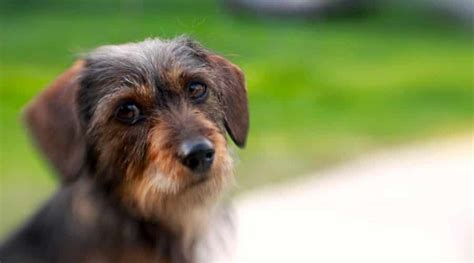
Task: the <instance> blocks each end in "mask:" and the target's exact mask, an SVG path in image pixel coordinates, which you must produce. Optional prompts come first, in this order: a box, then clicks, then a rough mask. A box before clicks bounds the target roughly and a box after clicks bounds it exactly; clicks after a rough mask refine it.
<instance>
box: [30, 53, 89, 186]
mask: <svg viewBox="0 0 474 263" xmlns="http://www.w3.org/2000/svg"><path fill="white" fill-rule="evenodd" d="M83 67H84V61H82V60H79V61H77V62H76V63H75V64H74V65H73V66H72V67H71V68H69V69H68V70H67V71H66V72H64V73H62V74H61V75H60V76H59V77H58V78H57V79H56V80H55V81H54V82H53V83H52V84H51V85H50V86H48V87H47V88H46V89H45V90H43V91H42V92H41V93H40V94H39V95H38V96H37V97H36V98H35V99H34V100H33V101H32V102H30V103H29V104H28V105H27V106H26V108H25V110H24V112H23V120H24V122H25V124H26V127H27V129H28V131H29V134H30V136H31V137H32V138H33V140H34V142H35V143H36V146H37V147H38V148H39V149H40V151H41V152H42V153H43V154H44V155H45V156H46V158H47V159H48V161H49V162H50V163H51V165H52V166H53V168H54V169H55V170H56V172H57V173H58V174H59V177H60V179H61V181H63V182H68V181H71V180H74V179H75V178H76V177H77V176H78V174H79V171H80V169H81V167H82V165H83V160H84V157H85V155H84V154H85V143H84V141H83V136H82V134H81V132H80V126H79V121H78V116H77V113H76V109H75V107H76V93H77V91H78V89H79V83H78V76H79V74H80V72H81V70H82V68H83Z"/></svg>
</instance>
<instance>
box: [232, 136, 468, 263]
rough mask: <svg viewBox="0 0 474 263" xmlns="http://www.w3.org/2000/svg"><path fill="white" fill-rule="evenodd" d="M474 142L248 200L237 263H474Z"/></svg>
mask: <svg viewBox="0 0 474 263" xmlns="http://www.w3.org/2000/svg"><path fill="white" fill-rule="evenodd" d="M473 141H474V134H470V135H469V136H463V137H460V138H451V139H446V140H442V141H441V140H436V141H431V142H428V143H423V144H417V145H410V146H406V147H402V148H398V149H391V150H387V151H380V152H376V153H373V154H370V155H367V156H364V157H362V158H360V159H358V160H354V161H351V162H349V163H346V164H344V165H342V166H339V167H335V168H332V169H328V170H324V171H318V172H315V173H314V174H311V175H309V176H306V177H302V178H303V179H298V180H296V181H293V182H290V183H287V184H284V185H279V186H271V187H268V188H266V189H261V190H258V191H256V192H251V193H248V194H245V195H243V196H240V198H238V200H236V207H237V215H238V230H237V234H238V239H237V245H236V254H235V255H234V262H259V263H265V262H272V263H274V262H275V263H276V262H288V263H298V262H364V263H366V262H377V263H379V262H473V227H472V225H473V221H472V219H473V215H472V212H473V208H472V205H473V197H474V196H473V175H474V162H473V156H474V155H473Z"/></svg>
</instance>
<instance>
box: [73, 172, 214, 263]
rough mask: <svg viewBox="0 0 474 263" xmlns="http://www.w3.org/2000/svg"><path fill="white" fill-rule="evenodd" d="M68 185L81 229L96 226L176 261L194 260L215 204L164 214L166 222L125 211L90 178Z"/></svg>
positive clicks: (74, 212) (116, 236) (89, 228)
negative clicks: (148, 247)
mask: <svg viewBox="0 0 474 263" xmlns="http://www.w3.org/2000/svg"><path fill="white" fill-rule="evenodd" d="M68 187H69V188H70V191H71V213H73V218H75V221H76V222H77V223H78V224H79V225H80V227H81V228H82V229H84V230H85V232H89V231H94V229H98V228H100V232H101V233H104V234H105V235H107V232H108V231H110V232H113V233H111V236H114V238H117V239H122V240H121V241H120V243H124V244H127V243H135V242H138V243H143V244H145V245H147V246H150V248H151V249H152V250H154V251H158V252H159V253H160V254H161V255H160V257H164V258H174V259H178V260H177V262H194V253H195V252H194V251H195V249H196V246H198V245H199V243H200V242H201V241H200V239H201V238H203V237H204V236H205V235H206V232H207V231H208V223H209V222H210V221H211V217H212V215H214V214H215V210H216V209H215V207H199V208H197V209H195V210H187V211H184V212H183V211H177V213H176V214H168V215H165V216H166V217H167V218H166V222H162V221H161V220H160V218H156V219H155V220H147V219H143V218H140V217H137V216H136V215H133V214H132V213H129V212H128V211H127V209H126V208H125V207H123V206H121V205H120V202H119V201H118V199H116V198H115V197H114V196H113V195H112V194H110V193H107V192H106V191H104V189H103V188H102V187H101V186H98V185H97V183H96V182H94V181H93V179H92V178H89V177H82V178H80V179H78V181H76V182H75V183H74V184H73V185H71V186H68ZM173 216H174V218H173ZM169 222H173V223H172V224H170V223H169Z"/></svg>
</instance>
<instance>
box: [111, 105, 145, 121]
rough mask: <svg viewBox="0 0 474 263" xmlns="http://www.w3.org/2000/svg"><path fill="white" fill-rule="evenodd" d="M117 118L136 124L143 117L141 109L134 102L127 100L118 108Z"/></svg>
mask: <svg viewBox="0 0 474 263" xmlns="http://www.w3.org/2000/svg"><path fill="white" fill-rule="evenodd" d="M115 118H116V119H117V120H119V121H121V122H124V123H127V124H135V123H136V122H137V121H139V120H140V119H141V115H140V110H139V109H138V107H137V105H135V104H134V103H133V102H127V103H124V104H122V105H120V106H119V107H118V108H117V110H116V111H115Z"/></svg>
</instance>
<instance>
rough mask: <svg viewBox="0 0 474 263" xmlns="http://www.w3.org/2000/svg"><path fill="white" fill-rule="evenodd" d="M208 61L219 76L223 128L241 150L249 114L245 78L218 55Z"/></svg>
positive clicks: (244, 140)
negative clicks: (224, 127)
mask: <svg viewBox="0 0 474 263" xmlns="http://www.w3.org/2000/svg"><path fill="white" fill-rule="evenodd" d="M209 60H210V61H211V63H213V65H214V67H215V68H216V69H218V70H219V74H220V76H219V77H220V80H219V82H220V83H219V85H220V87H219V88H220V94H219V95H220V100H221V102H222V104H223V106H224V115H225V117H224V118H225V119H224V120H225V126H226V129H227V132H228V133H229V135H230V137H231V138H232V140H233V141H234V142H235V144H236V145H237V146H239V147H240V148H243V147H244V146H245V142H246V140H247V134H248V130H249V112H248V101H247V89H246V87H245V76H244V73H243V72H242V70H240V68H239V67H237V66H236V65H234V64H232V63H231V62H229V61H228V60H226V59H225V58H223V57H221V56H218V55H210V56H209Z"/></svg>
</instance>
